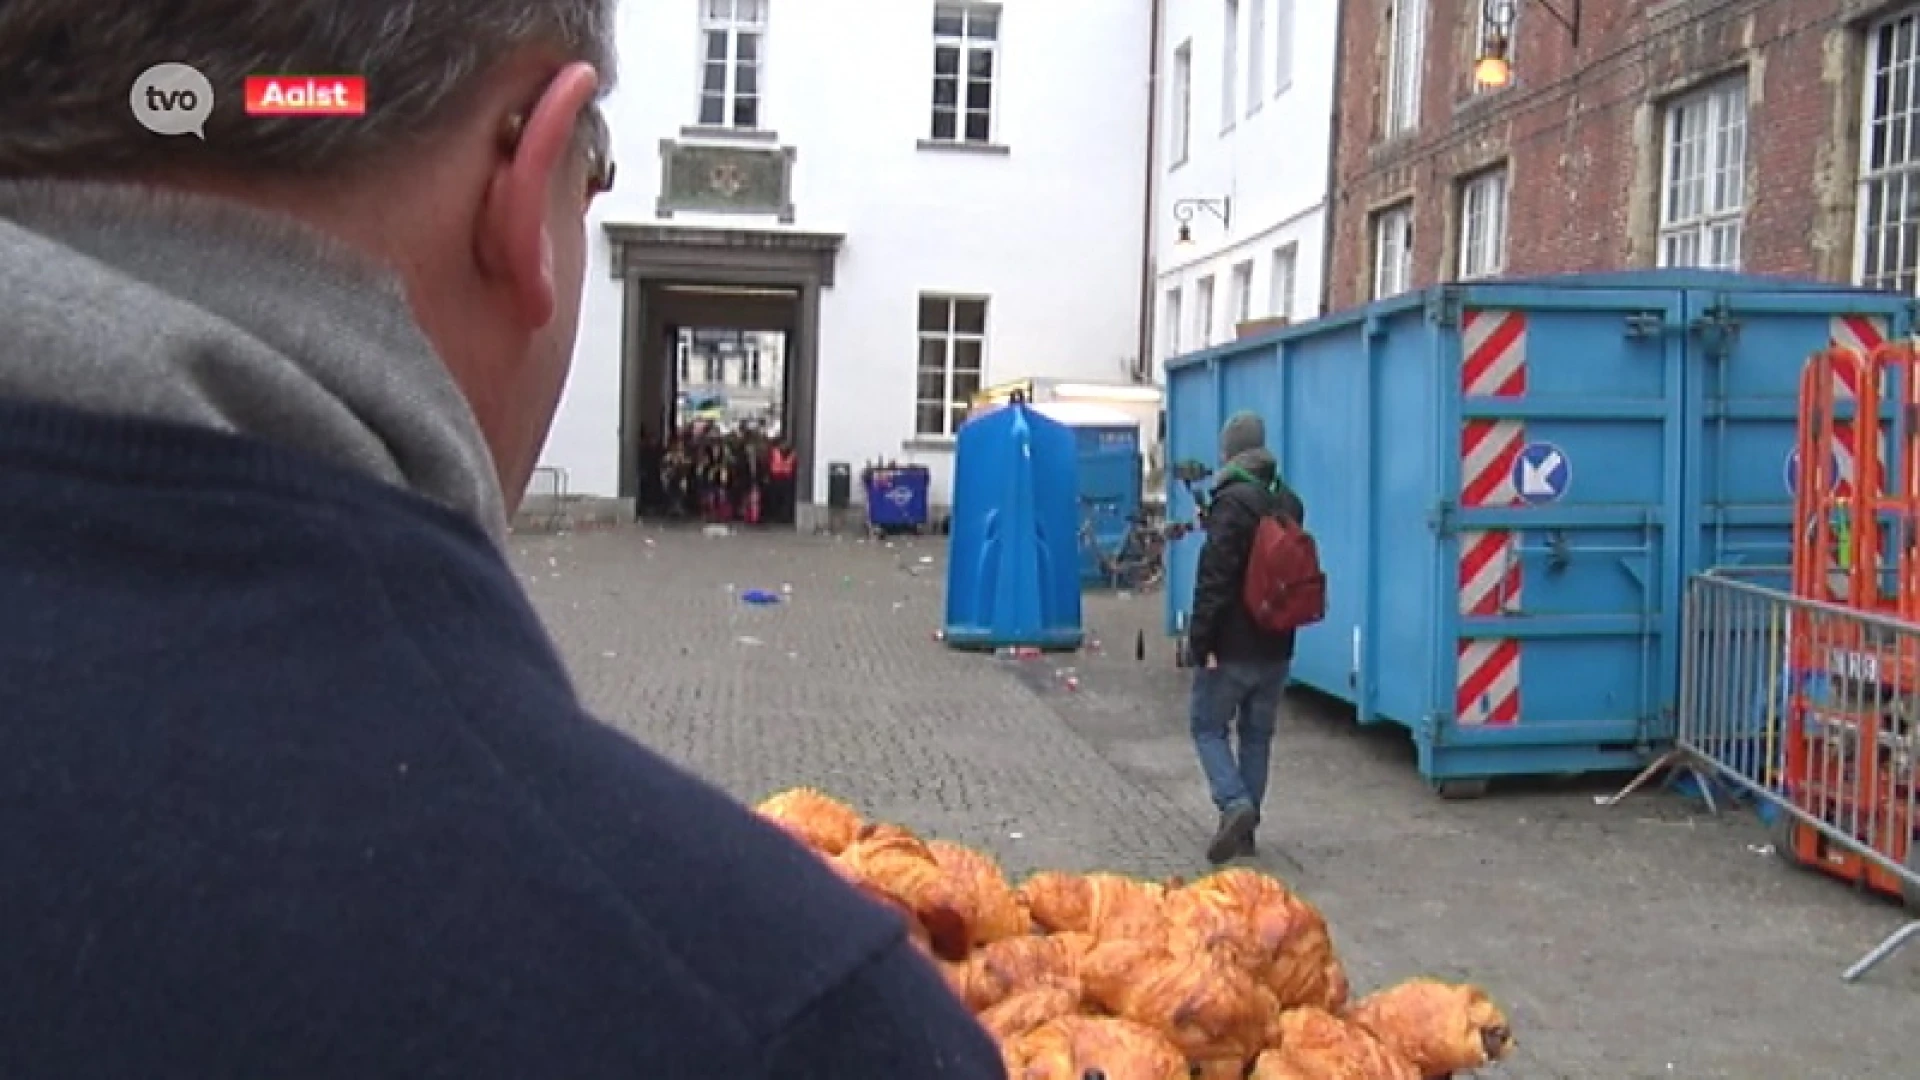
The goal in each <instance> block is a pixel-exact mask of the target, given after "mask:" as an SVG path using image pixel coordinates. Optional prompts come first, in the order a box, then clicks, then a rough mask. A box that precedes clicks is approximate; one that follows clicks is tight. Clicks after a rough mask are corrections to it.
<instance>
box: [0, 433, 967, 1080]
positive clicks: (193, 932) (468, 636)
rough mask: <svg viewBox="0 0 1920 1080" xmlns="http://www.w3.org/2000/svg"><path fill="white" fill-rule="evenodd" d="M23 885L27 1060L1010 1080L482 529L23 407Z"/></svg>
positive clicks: (53, 1070) (288, 467) (9, 532)
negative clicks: (598, 686)
mask: <svg viewBox="0 0 1920 1080" xmlns="http://www.w3.org/2000/svg"><path fill="white" fill-rule="evenodd" d="M0 868H3V869H0V1076H6V1077H9V1078H29V1077H31V1078H38V1077H50V1078H51V1077H58V1078H61V1080H90V1078H95V1077H100V1078H107V1077H115V1078H118V1077H140V1078H155V1077H181V1078H187V1077H191V1078H194V1080H211V1078H222V1077H235V1078H247V1080H263V1078H275V1077H287V1078H296V1077H297V1078H301V1080H309V1078H330V1077H342V1078H354V1080H371V1078H384V1077H406V1078H413V1077H461V1078H476V1077H513V1078H529V1080H548V1078H551V1080H588V1078H596V1077H619V1078H622V1080H634V1078H653V1077H658V1078H669V1080H677V1078H682V1077H685V1078H688V1080H695V1078H698V1080H707V1078H713V1080H741V1078H746V1077H769V1078H773V1077H779V1078H786V1077H794V1078H799V1077H806V1078H820V1080H865V1078H873V1080H881V1078H885V1080H918V1078H938V1077H956V1078H963V1080H986V1078H995V1080H998V1078H1000V1077H1002V1076H1003V1075H1004V1074H1003V1071H1002V1066H1001V1065H1000V1060H999V1057H998V1055H997V1054H996V1053H995V1051H994V1049H993V1047H992V1046H991V1044H990V1043H989V1041H988V1040H987V1038H986V1037H985V1035H984V1034H982V1033H981V1031H980V1029H979V1028H978V1027H977V1026H976V1025H975V1023H974V1022H973V1020H972V1018H971V1017H969V1016H968V1015H967V1014H966V1013H965V1012H964V1011H963V1009H962V1008H961V1007H960V1005H959V1004H958V1003H957V1002H956V1001H955V1000H954V999H953V997H952V996H951V995H950V994H949V993H948V991H947V990H946V988H945V986H944V985H943V984H942V983H941V982H940V980H939V976H938V975H937V974H936V973H935V972H934V971H933V969H932V967H931V966H930V965H929V964H927V963H926V962H924V961H923V960H921V959H920V957H919V956H918V955H917V954H916V953H914V952H913V951H912V949H911V948H910V947H909V946H908V945H907V944H906V943H905V940H904V934H903V928H902V926H901V925H900V924H899V922H898V921H897V920H896V919H895V918H894V917H893V916H891V915H889V914H888V913H886V912H884V911H882V910H881V909H879V908H878V907H877V906H874V905H872V904H870V903H869V902H868V901H866V900H865V899H863V898H862V897H860V896H859V895H858V894H856V893H855V892H853V891H852V890H850V889H848V888H846V887H845V886H843V885H842V884H841V883H840V882H839V881H838V880H837V879H836V878H835V877H834V876H833V874H832V873H831V872H830V871H829V870H828V869H826V868H825V867H824V866H823V865H821V864H820V863H819V862H818V860H817V859H816V858H815V857H814V856H813V855H811V854H809V853H807V852H805V851H803V850H802V849H801V848H800V847H798V846H797V845H795V844H793V843H791V842H789V841H788V840H787V839H786V838H785V837H784V836H783V835H782V834H780V833H779V832H778V831H777V830H775V829H773V828H772V827H770V826H768V825H766V824H764V823H763V822H761V821H760V820H759V819H757V818H756V817H755V816H754V815H753V814H751V813H750V812H749V811H747V810H746V809H744V808H742V807H741V806H739V805H738V804H737V803H734V802H732V801H730V800H728V799H727V798H726V797H725V796H723V795H721V794H720V793H718V792H716V791H714V790H713V789H711V788H709V787H707V786H705V785H704V784H702V783H700V782H699V781H697V780H695V779H693V778H691V777H689V776H687V775H686V774H685V773H682V772H681V771H679V770H677V769H675V768H674V767H672V766H670V765H668V764H667V763H665V762H664V761H662V760H661V759H660V758H658V757H656V756H654V755H653V754H651V753H649V752H648V751H646V750H645V749H642V748H641V747H639V746H637V745H635V744H634V743H632V742H631V741H629V740H628V739H626V738H625V737H623V736H621V735H619V734H618V733H616V732H614V731H612V730H611V729H609V728H607V727H604V726H602V725H600V724H598V723H596V722H595V721H593V720H592V719H590V718H589V717H588V716H586V715H585V714H584V713H583V712H582V710H581V707H580V705H579V703H578V702H577V701H576V699H575V697H574V694H573V691H572V689H571V687H570V683H569V681H568V679H567V676H566V675H565V673H564V671H563V669H562V667H561V664H560V661H559V660H558V658H557V657H556V655H555V653H554V650H553V648H552V646H551V644H550V642H549V640H548V639H547V637H546V635H545V633H544V632H543V630H542V628H541V627H540V625H539V623H538V621H537V620H536V618H535V616H534V614H533V612H532V611H531V610H530V609H529V608H528V606H527V605H526V603H525V601H524V599H523V597H522V594H521V592H520V590H519V588H518V585H517V583H516V582H515V580H514V578H513V575H512V573H511V571H510V569H509V568H508V567H507V565H506V564H505V562H504V561H503V560H502V559H501V557H500V556H499V555H498V553H497V552H496V551H495V550H494V549H493V548H492V546H491V545H490V544H489V543H488V541H487V540H486V539H485V537H484V536H483V535H482V534H481V532H480V531H479V530H478V529H477V528H476V527H475V526H474V525H472V524H471V523H470V522H468V521H466V520H465V519H462V518H460V517H458V516H456V515H454V514H451V513H449V512H446V511H443V510H441V509H439V508H438V507H435V506H433V505H430V504H428V503H427V502H425V501H423V500H421V499H418V498H416V497H414V496H412V495H410V494H408V493H405V492H402V491H399V490H396V489H392V488H389V487H387V486H385V485H382V484H379V483H377V482H375V481H373V480H370V479H366V478H362V477H360V476H358V475H355V474H351V473H348V472H344V471H341V470H338V469H335V468H333V467H330V466H328V465H325V464H322V463H319V462H317V461H314V460H310V459H308V458H305V457H302V456H298V455H295V454H292V453H289V452H285V451H282V450H280V449H277V448H275V447H273V446H270V445H267V444H265V443H261V442H256V441H253V440H248V439H239V438H232V437H228V436H224V435H220V434H215V433H211V432H204V431H198V430H192V429H187V428H181V427H176V426H171V425H160V424H153V423H148V422H145V421H137V420H127V419H110V418H99V417H91V416H83V415H80V414H76V413H71V412H66V411H62V410H54V409H48V408H42V407H38V406H28V405H22V404H19V403H9V402H0Z"/></svg>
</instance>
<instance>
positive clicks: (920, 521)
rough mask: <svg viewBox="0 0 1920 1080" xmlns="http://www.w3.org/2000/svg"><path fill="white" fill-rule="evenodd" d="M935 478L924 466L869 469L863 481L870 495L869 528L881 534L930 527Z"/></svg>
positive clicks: (868, 496)
mask: <svg viewBox="0 0 1920 1080" xmlns="http://www.w3.org/2000/svg"><path fill="white" fill-rule="evenodd" d="M931 476H932V474H931V473H930V472H929V471H928V470H927V467H926V466H924V465H902V466H898V467H895V468H890V469H868V470H867V471H866V473H865V474H864V475H863V477H862V479H861V483H862V485H863V486H864V487H865V488H866V493H867V527H868V528H870V529H873V530H875V531H877V532H916V531H918V530H920V529H924V528H926V525H927V489H928V488H929V487H930V486H931V483H932V481H931Z"/></svg>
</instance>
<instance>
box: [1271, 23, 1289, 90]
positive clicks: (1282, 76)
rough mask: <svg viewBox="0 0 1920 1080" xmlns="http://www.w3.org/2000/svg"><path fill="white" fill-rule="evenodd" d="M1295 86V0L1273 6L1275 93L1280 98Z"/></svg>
mask: <svg viewBox="0 0 1920 1080" xmlns="http://www.w3.org/2000/svg"><path fill="white" fill-rule="evenodd" d="M1292 85H1293V0H1274V4H1273V93H1274V96H1276V97H1278V96H1279V95H1281V94H1284V93H1286V92H1287V89H1288V88H1289V87H1291V86H1292Z"/></svg>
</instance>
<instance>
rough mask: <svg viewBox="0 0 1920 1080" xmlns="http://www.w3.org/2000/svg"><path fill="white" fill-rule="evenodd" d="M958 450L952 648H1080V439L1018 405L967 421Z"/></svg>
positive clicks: (951, 553)
mask: <svg viewBox="0 0 1920 1080" xmlns="http://www.w3.org/2000/svg"><path fill="white" fill-rule="evenodd" d="M956 443H957V445H956V448H955V454H954V474H953V528H952V535H951V537H950V539H949V541H948V549H947V618H946V642H947V644H948V645H950V646H952V647H954V648H957V649H998V648H1020V647H1026V648H1038V649H1077V648H1079V647H1080V642H1081V640H1082V638H1083V637H1084V636H1085V632H1084V631H1083V630H1082V628H1081V625H1080V576H1079V544H1078V535H1079V514H1078V508H1077V493H1078V491H1079V463H1078V460H1077V447H1076V446H1075V442H1074V434H1073V432H1072V431H1071V430H1070V429H1069V428H1067V427H1066V425H1064V424H1061V423H1059V422H1057V421H1054V420H1049V419H1047V418H1046V417H1045V416H1042V415H1040V414H1039V413H1037V412H1035V411H1034V410H1033V409H1031V408H1029V407H1027V406H1026V405H1024V404H1015V405H1011V406H1008V407H1007V408H1004V409H997V410H995V411H993V412H990V413H986V414H984V415H981V416H976V417H974V418H973V419H972V420H969V421H968V422H967V424H966V426H964V427H962V428H961V429H960V435H959V438H958V439H957V440H956Z"/></svg>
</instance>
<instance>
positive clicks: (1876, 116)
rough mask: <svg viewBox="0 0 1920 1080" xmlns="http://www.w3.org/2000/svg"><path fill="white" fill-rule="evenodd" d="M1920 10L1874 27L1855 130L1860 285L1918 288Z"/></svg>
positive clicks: (1919, 230) (1906, 291)
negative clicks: (1861, 116)
mask: <svg viewBox="0 0 1920 1080" xmlns="http://www.w3.org/2000/svg"><path fill="white" fill-rule="evenodd" d="M1916 79H1920V9H1913V10H1909V11H1906V12H1904V13H1903V14H1901V15H1899V16H1898V17H1896V18H1893V19H1890V20H1888V21H1886V22H1884V23H1881V24H1880V25H1879V26H1876V27H1874V29H1873V33H1872V36H1871V37H1870V38H1869V39H1868V42H1867V101H1866V115H1865V118H1864V120H1863V125H1864V127H1865V130H1864V131H1862V132H1861V136H1860V142H1861V161H1860V203H1859V206H1860V209H1859V214H1860V224H1859V243H1858V245H1857V246H1858V255H1857V256H1856V262H1857V266H1858V273H1857V275H1856V276H1857V277H1858V279H1859V282H1860V284H1862V285H1865V286H1867V287H1869V288H1874V289H1888V290H1895V291H1898V292H1903V293H1908V294H1912V293H1914V292H1915V291H1916V290H1920V85H1917V84H1916V81H1915V80H1916Z"/></svg>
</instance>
